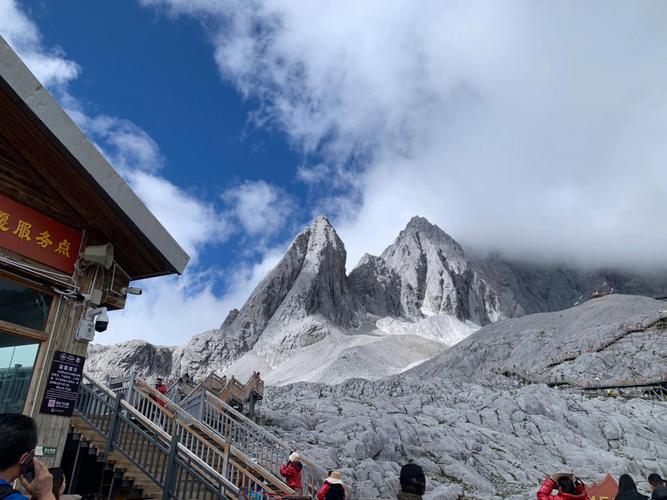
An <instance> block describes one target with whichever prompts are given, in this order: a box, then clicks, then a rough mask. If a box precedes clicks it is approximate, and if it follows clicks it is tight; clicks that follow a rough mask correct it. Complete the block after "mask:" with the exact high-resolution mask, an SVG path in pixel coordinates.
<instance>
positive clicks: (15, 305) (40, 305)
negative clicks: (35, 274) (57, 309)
mask: <svg viewBox="0 0 667 500" xmlns="http://www.w3.org/2000/svg"><path fill="white" fill-rule="evenodd" d="M52 300H53V297H52V296H51V295H48V294H46V293H42V292H38V291H37V290H33V289H32V288H28V287H25V286H23V285H19V284H18V283H14V282H13V281H8V280H4V279H0V319H1V320H4V321H9V322H10V323H15V324H17V325H21V326H25V327H27V328H33V329H34V330H44V327H45V326H46V319H47V318H48V316H49V309H50V307H51V301H52Z"/></svg>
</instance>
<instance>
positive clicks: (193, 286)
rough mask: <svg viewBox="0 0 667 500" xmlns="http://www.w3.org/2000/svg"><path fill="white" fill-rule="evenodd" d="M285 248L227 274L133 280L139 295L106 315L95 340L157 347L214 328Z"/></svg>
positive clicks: (205, 272) (199, 273)
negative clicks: (216, 282)
mask: <svg viewBox="0 0 667 500" xmlns="http://www.w3.org/2000/svg"><path fill="white" fill-rule="evenodd" d="M284 250H285V248H284V247H282V246H280V247H275V248H272V249H270V250H267V251H266V252H265V253H264V255H263V257H262V258H261V259H260V261H259V262H258V263H255V264H249V263H241V264H239V265H238V266H236V267H235V268H234V271H230V275H229V276H223V275H221V272H219V271H215V270H214V269H211V268H209V269H206V270H201V271H190V272H187V273H186V274H184V275H183V276H181V277H168V278H160V279H150V280H145V281H143V282H137V285H138V286H141V287H142V288H143V290H144V293H143V294H142V295H140V296H129V297H128V301H127V307H126V308H125V309H123V310H122V311H118V312H114V313H111V316H110V319H111V322H110V324H109V329H108V331H107V332H105V333H104V334H101V335H97V337H96V339H95V341H96V342H98V343H101V344H113V343H116V342H121V341H123V340H128V339H135V338H137V339H144V340H147V341H149V342H152V343H154V344H158V345H180V344H182V343H184V342H186V341H187V340H189V339H190V337H192V335H193V334H196V333H201V332H204V331H207V330H211V329H214V328H219V327H220V325H221V324H222V322H223V320H224V318H225V317H226V315H227V313H228V312H229V311H230V310H231V309H233V308H239V307H241V305H243V303H244V302H245V301H246V300H247V298H248V296H249V295H250V294H251V293H252V291H253V290H254V288H255V287H256V286H257V284H258V283H259V282H260V281H261V280H262V278H264V276H265V275H266V274H267V273H268V272H269V271H270V270H271V269H272V268H273V267H274V266H275V265H276V264H277V263H278V261H279V260H280V258H281V257H282V255H283V253H284ZM213 275H215V277H218V278H220V279H223V280H224V281H225V283H226V291H225V293H224V294H223V295H222V296H219V295H217V294H216V293H215V292H214V291H213V288H212V287H213V283H212V278H213V277H214V276H213Z"/></svg>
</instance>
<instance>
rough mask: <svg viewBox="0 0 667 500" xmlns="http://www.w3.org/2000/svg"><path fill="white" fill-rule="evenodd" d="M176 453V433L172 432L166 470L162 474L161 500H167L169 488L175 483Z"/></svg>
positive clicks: (169, 494)
mask: <svg viewBox="0 0 667 500" xmlns="http://www.w3.org/2000/svg"><path fill="white" fill-rule="evenodd" d="M177 453H178V435H177V434H176V433H175V432H174V433H173V434H172V435H171V442H170V443H169V455H168V456H167V471H166V472H165V474H164V488H163V490H162V500H169V498H170V497H171V490H173V489H174V485H175V484H176V454H177Z"/></svg>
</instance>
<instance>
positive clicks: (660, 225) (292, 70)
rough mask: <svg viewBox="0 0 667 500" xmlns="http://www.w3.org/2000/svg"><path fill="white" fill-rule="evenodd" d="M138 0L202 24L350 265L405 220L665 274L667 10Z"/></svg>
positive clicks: (524, 250) (634, 5)
mask: <svg viewBox="0 0 667 500" xmlns="http://www.w3.org/2000/svg"><path fill="white" fill-rule="evenodd" d="M144 3H145V4H150V5H160V6H164V7H167V9H168V10H169V12H170V13H171V14H173V15H178V14H187V15H194V16H198V17H201V18H206V21H207V23H206V25H207V26H209V27H210V29H212V30H213V32H212V34H211V35H212V36H211V38H212V41H213V43H214V55H215V59H216V61H217V63H218V66H219V68H220V71H221V74H222V75H223V76H224V78H226V79H229V80H230V81H232V82H233V83H234V84H235V85H236V86H237V87H238V89H239V91H240V92H242V93H243V94H244V95H248V96H252V97H256V98H259V102H261V103H262V106H261V109H260V110H259V111H258V112H259V116H260V119H259V120H258V122H259V123H263V124H268V125H271V126H275V127H278V128H280V129H281V130H283V131H284V132H285V133H286V135H287V136H288V137H289V138H290V140H291V141H292V143H293V144H294V145H295V146H296V147H298V148H299V149H300V150H301V151H303V152H305V153H307V154H311V158H313V160H314V163H315V164H316V168H315V169H313V170H312V171H310V172H309V171H307V170H306V169H301V172H300V173H299V178H301V179H302V180H306V181H309V182H311V183H312V185H313V186H314V189H315V188H317V189H319V190H320V192H321V193H322V195H323V196H324V197H325V201H326V203H325V204H324V206H325V207H330V202H331V201H332V200H336V201H338V202H340V203H341V207H342V210H339V213H338V214H337V217H336V219H337V222H338V227H339V230H340V232H341V233H342V237H343V239H344V241H345V242H346V244H347V246H348V247H349V250H350V251H349V254H350V257H351V259H352V260H354V259H356V258H357V257H358V256H359V255H360V254H361V253H362V252H364V251H368V250H371V251H374V252H379V251H380V250H381V249H382V247H383V246H384V245H386V244H387V243H388V242H390V241H391V239H392V238H393V237H394V236H395V235H396V233H397V232H398V230H399V229H400V228H401V227H402V226H403V225H404V224H405V222H406V221H407V220H408V219H409V217H410V216H412V215H414V214H421V215H424V216H427V217H428V218H429V219H431V220H432V221H434V222H437V223H438V224H439V225H441V226H442V227H443V228H444V229H446V230H447V231H449V232H450V233H452V235H453V236H455V237H456V238H457V239H460V240H462V241H463V242H464V243H466V244H468V245H470V246H474V247H477V248H493V249H499V250H502V251H505V252H508V253H511V254H514V255H528V256H531V257H544V258H568V259H575V260H579V261H580V262H584V263H587V264H609V263H612V264H620V265H635V264H637V263H643V264H652V265H664V263H665V261H664V250H665V248H667V231H665V221H664V214H665V210H664V199H665V198H666V197H667V182H665V174H664V172H665V168H664V165H665V162H666V160H667V151H666V149H665V145H664V144H665V142H664V139H663V138H662V136H661V134H660V133H659V131H660V130H663V129H664V128H665V125H667V90H666V89H667V65H665V64H664V54H665V52H666V51H667V30H665V25H664V19H666V18H667V4H665V3H662V2H622V1H615V2H606V1H605V2H602V1H593V2H586V3H585V4H582V3H580V2H579V3H578V2H558V3H553V2H547V3H544V2H530V1H525V2H522V1H513V2H502V3H499V2H474V1H473V2H459V1H441V0H434V1H425V2H420V3H419V5H415V3H414V2H411V1H408V0H405V1H398V0H396V1H392V2H386V1H380V0H375V1H373V0H368V1H364V2H358V1H354V0H341V1H339V2H324V1H313V2H292V1H289V0H266V1H250V2H248V1H242V0H238V1H232V0H226V1H217V0H215V1H214V0H196V1H190V0H187V1H186V0H161V1H158V0H152V1H150V2H147V1H144ZM322 165H326V167H322ZM330 174H334V175H335V177H336V178H337V181H334V179H333V178H332V175H330ZM322 180H324V182H321V181H322ZM343 185H346V186H347V193H348V196H346V197H344V198H341V197H340V195H341V192H340V189H341V186H343ZM330 186H334V187H335V190H334V191H335V192H334V193H331V192H330V191H331V190H330Z"/></svg>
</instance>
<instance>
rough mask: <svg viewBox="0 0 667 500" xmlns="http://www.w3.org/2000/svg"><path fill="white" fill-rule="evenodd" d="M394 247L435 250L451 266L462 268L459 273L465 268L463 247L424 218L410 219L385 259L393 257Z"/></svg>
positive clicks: (385, 253)
mask: <svg viewBox="0 0 667 500" xmlns="http://www.w3.org/2000/svg"><path fill="white" fill-rule="evenodd" d="M392 247H393V248H406V247H412V248H414V249H415V250H416V249H419V250H420V251H421V253H425V252H428V251H429V250H430V249H431V248H435V249H437V251H439V252H440V253H441V254H442V256H443V257H444V258H445V259H447V260H448V261H449V262H450V263H451V264H453V265H456V266H458V267H460V268H461V269H458V271H461V270H462V268H463V267H465V266H464V264H465V255H464V253H463V249H462V248H461V245H459V244H458V243H457V241H456V240H455V239H454V238H452V237H451V236H450V235H449V234H447V233H446V232H445V231H443V230H442V229H441V228H440V227H439V226H437V225H436V224H432V223H431V222H430V221H429V220H428V219H426V218H424V217H420V216H415V217H413V218H412V219H410V221H409V222H408V224H407V225H406V226H405V229H403V231H401V232H400V233H399V235H398V237H397V238H396V240H395V241H394V243H393V245H391V246H390V247H388V248H387V249H386V250H385V251H384V252H383V254H382V255H383V257H385V259H386V258H388V257H390V256H391V255H392V249H393V248H392Z"/></svg>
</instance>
